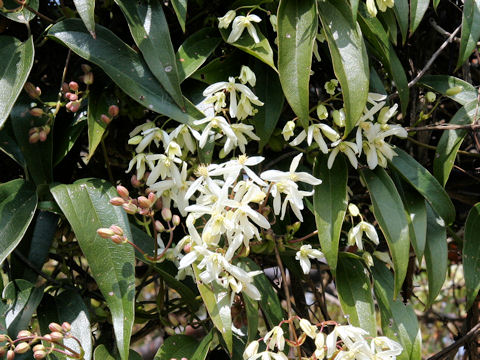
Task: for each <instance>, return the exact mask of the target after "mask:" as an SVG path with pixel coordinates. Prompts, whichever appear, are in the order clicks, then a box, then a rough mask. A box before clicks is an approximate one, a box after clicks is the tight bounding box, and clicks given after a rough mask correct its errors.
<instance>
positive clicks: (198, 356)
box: [190, 330, 214, 360]
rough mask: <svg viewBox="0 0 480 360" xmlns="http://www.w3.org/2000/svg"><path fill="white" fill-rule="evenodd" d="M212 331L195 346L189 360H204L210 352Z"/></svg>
mask: <svg viewBox="0 0 480 360" xmlns="http://www.w3.org/2000/svg"><path fill="white" fill-rule="evenodd" d="M213 335H214V330H210V331H209V332H208V334H207V335H206V336H205V337H204V338H203V339H202V341H200V344H198V345H197V346H196V350H195V352H194V353H193V355H192V357H191V358H190V360H205V359H206V357H207V354H208V350H210V345H211V344H212V342H213Z"/></svg>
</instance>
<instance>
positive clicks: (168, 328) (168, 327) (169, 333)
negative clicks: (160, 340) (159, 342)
mask: <svg viewBox="0 0 480 360" xmlns="http://www.w3.org/2000/svg"><path fill="white" fill-rule="evenodd" d="M164 329H165V332H166V333H167V334H168V335H170V336H173V335H175V330H174V329H172V328H171V327H170V326H165V328H164Z"/></svg>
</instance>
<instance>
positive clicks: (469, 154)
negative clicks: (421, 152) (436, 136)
mask: <svg viewBox="0 0 480 360" xmlns="http://www.w3.org/2000/svg"><path fill="white" fill-rule="evenodd" d="M407 140H408V141H411V142H413V143H414V144H416V145H418V146H421V147H424V148H426V149H430V150H434V151H435V150H437V147H436V146H432V145H428V144H424V143H422V142H420V141H418V140H415V139H414V138H412V137H410V136H409V137H408V138H407ZM457 154H459V155H464V156H470V157H474V158H480V154H475V153H470V152H468V151H463V150H458V151H457Z"/></svg>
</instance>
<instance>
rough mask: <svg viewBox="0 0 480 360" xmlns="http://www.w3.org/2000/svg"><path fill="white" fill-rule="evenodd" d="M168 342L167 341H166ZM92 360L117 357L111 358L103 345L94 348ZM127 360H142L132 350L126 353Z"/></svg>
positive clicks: (112, 359) (114, 359)
mask: <svg viewBox="0 0 480 360" xmlns="http://www.w3.org/2000/svg"><path fill="white" fill-rule="evenodd" d="M167 340H168V339H167ZM93 358H94V360H117V359H118V356H115V357H114V356H112V354H110V352H109V351H108V350H107V348H106V347H105V345H103V344H102V345H98V346H97V347H96V348H95V351H94V353H93ZM128 359H129V360H142V357H141V356H140V355H139V354H138V353H137V352H136V351H134V350H130V351H129V353H128Z"/></svg>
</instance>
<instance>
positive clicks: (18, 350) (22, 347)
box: [15, 342, 30, 354]
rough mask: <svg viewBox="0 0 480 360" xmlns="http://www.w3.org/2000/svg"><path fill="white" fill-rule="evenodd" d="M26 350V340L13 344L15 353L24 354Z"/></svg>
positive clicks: (27, 346) (27, 348)
mask: <svg viewBox="0 0 480 360" xmlns="http://www.w3.org/2000/svg"><path fill="white" fill-rule="evenodd" d="M28 350H30V345H28V344H27V343H26V342H22V343H20V344H18V345H17V346H15V353H16V354H25V353H26V352H27V351H28Z"/></svg>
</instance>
